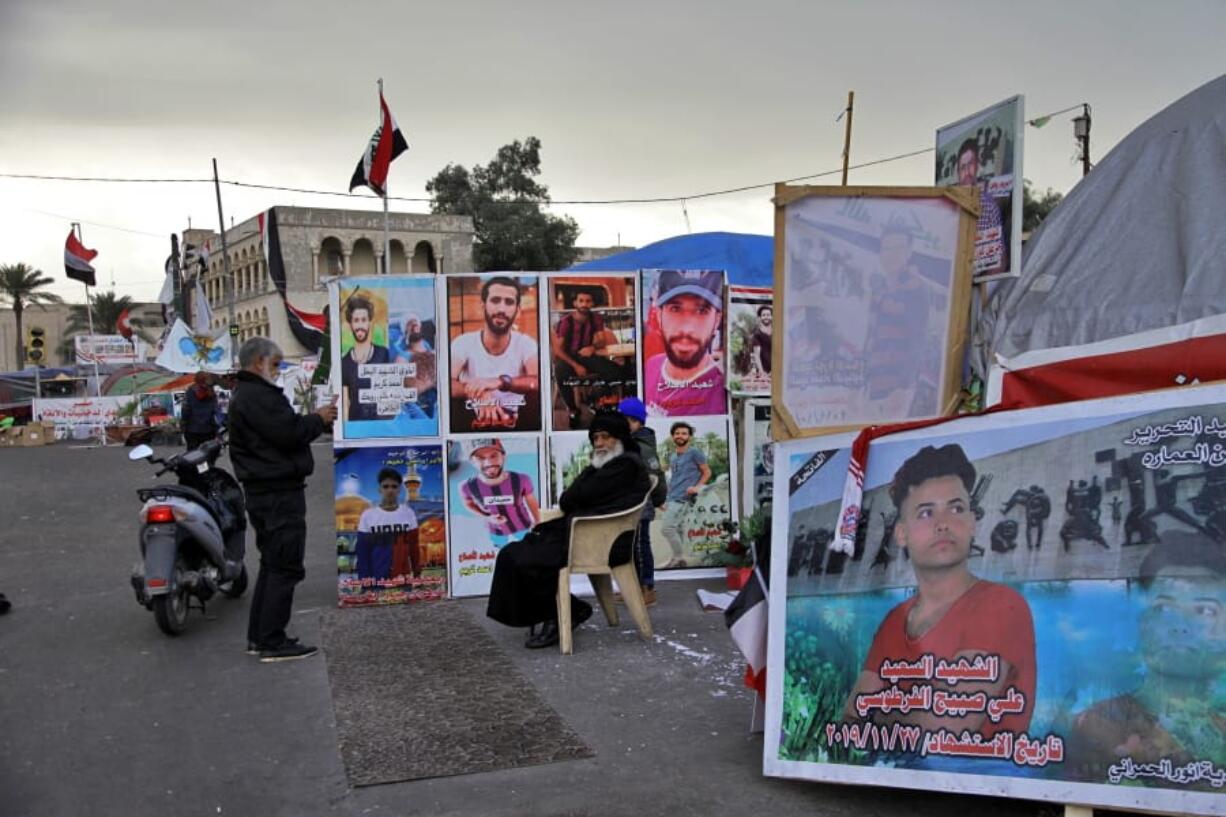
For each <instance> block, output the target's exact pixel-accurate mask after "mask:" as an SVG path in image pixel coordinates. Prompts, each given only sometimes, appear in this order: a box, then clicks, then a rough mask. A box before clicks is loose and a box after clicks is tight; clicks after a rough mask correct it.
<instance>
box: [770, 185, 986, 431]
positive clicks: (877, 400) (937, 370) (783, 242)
mask: <svg viewBox="0 0 1226 817" xmlns="http://www.w3.org/2000/svg"><path fill="white" fill-rule="evenodd" d="M775 202H776V210H775V236H776V238H775V269H776V276H775V309H776V311H777V312H779V313H782V319H781V321H780V322H779V323H780V325H779V326H777V327H776V329H775V331H774V332H773V338H774V342H775V346H774V348H775V351H776V355H775V358H776V360H775V365H774V366H773V372H772V374H773V376H774V385H775V388H774V389H773V390H772V394H773V395H774V396H775V406H774V416H775V418H776V419H777V420H779V421H780V422H778V424H777V428H776V438H778V439H786V438H788V437H795V436H804V435H808V434H815V433H823V432H829V431H832V430H840V429H849V428H855V427H859V426H863V425H871V424H878V423H889V422H899V421H902V420H909V419H917V418H921V417H934V416H939V415H941V414H944V413H946V411H947V410H949V409H950V408H952V406H953V405H954V401H955V400H956V395H957V391H958V381H959V377H960V375H961V371H960V366H961V361H962V355H961V350H962V348H963V347H964V345H965V337H964V335H965V327H966V323H967V316H968V310H969V303H970V301H969V298H970V246H971V240H972V236H973V233H974V216H973V214H974V211H975V208H976V207H977V206H978V205H977V202H976V200H975V198H974V195H973V193H972V192H971V191H969V190H963V189H960V188H950V189H946V190H941V189H936V188H872V187H866V188H854V187H853V188H846V187H788V186H786V185H779V186H777V187H776V190H775ZM780 364H782V365H780Z"/></svg>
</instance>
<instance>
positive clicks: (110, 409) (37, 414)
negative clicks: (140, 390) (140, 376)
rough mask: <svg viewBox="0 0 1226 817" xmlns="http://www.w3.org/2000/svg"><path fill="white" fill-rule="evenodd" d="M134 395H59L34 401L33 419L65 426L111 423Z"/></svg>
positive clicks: (133, 398)
mask: <svg viewBox="0 0 1226 817" xmlns="http://www.w3.org/2000/svg"><path fill="white" fill-rule="evenodd" d="M135 399H136V398H135V397H134V396H130V395H129V396H123V397H59V398H39V399H36V400H35V401H34V419H35V420H36V421H41V422H48V423H55V424H56V425H66V426H104V425H113V424H114V423H115V422H116V418H117V416H118V414H119V412H120V411H121V410H122V409H123V407H124V406H126V405H128V404H129V403H131V402H132V401H133V400H135Z"/></svg>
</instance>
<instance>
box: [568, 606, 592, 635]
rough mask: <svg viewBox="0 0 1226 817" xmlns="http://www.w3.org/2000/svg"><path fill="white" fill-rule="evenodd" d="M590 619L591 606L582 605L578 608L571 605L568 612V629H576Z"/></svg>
mask: <svg viewBox="0 0 1226 817" xmlns="http://www.w3.org/2000/svg"><path fill="white" fill-rule="evenodd" d="M591 617H592V605H590V604H583V605H581V606H578V607H575V606H573V605H572V606H571V611H570V628H571V629H572V630H574V629H577V628H578V627H579V625H580V624H582V623H583V622H585V621H587V620H588V619H589V618H591Z"/></svg>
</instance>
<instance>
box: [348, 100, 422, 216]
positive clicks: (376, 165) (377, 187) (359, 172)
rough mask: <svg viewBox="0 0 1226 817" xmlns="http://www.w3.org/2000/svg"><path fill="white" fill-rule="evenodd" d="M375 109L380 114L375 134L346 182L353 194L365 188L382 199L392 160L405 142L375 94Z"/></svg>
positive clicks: (405, 146)
mask: <svg viewBox="0 0 1226 817" xmlns="http://www.w3.org/2000/svg"><path fill="white" fill-rule="evenodd" d="M379 108H380V110H381V111H382V112H383V116H382V119H381V121H380V124H379V127H378V128H377V129H376V130H375V135H374V136H372V137H370V144H368V145H367V146H366V152H365V153H363V154H362V158H361V159H359V160H358V166H357V169H356V170H354V171H353V178H352V179H350V180H349V191H350V192H353V189H354V188H355V187H362V186H366V187H369V188H370V189H371V190H373V191H374V192H375V193H376V194H377V195H380V196H386V195H387V171H388V168H389V167H390V166H391V164H392V160H393V159H395V158H396V157H397V156H399V155H400V154H402V153H404V152H405V151H406V150H408V149H409V143H408V142H406V141H405V139H404V134H402V133H401V132H400V126H399V125H397V124H396V120H395V119H393V118H392V112H391V111H390V110H388V107H387V103H386V102H385V101H384V100H383V94H382V93H380V94H379Z"/></svg>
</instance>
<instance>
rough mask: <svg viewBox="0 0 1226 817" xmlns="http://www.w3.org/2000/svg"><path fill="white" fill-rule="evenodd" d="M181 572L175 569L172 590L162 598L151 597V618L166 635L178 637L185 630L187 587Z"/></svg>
mask: <svg viewBox="0 0 1226 817" xmlns="http://www.w3.org/2000/svg"><path fill="white" fill-rule="evenodd" d="M182 578H183V577H182V572H181V571H180V570H178V568H176V569H175V583H174V589H173V590H172V591H171V592H169V593H167V594H166V595H164V596H154V597H153V618H154V619H155V620H156V621H157V623H158V629H160V630H161V631H162V632H164V633H166V635H171V636H174V635H180V634H181V633H182V632H183V631H184V630H186V629H187V602H188V597H187V587H186V585H184V584H183V581H182Z"/></svg>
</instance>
